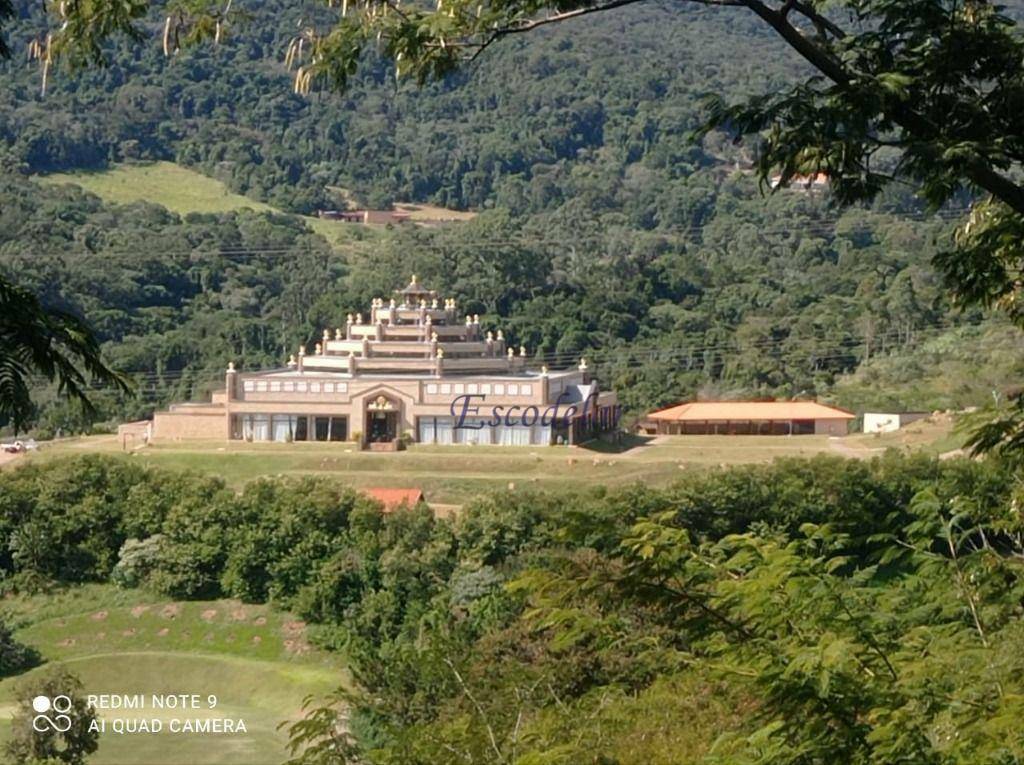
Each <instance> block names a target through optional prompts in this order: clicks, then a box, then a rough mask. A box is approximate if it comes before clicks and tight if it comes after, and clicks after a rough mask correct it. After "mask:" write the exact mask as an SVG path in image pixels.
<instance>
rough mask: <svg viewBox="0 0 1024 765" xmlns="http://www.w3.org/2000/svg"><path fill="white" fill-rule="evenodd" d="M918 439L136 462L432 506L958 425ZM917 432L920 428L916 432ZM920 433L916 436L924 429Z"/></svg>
mask: <svg viewBox="0 0 1024 765" xmlns="http://www.w3.org/2000/svg"><path fill="white" fill-rule="evenodd" d="M914 426H917V427H916V429H915V432H914V433H909V432H901V433H899V434H885V435H883V436H862V435H854V436H848V437H846V438H841V439H837V438H830V437H828V436H792V437H790V436H661V437H658V438H655V439H650V438H637V437H630V438H628V439H627V442H626V444H625V445H623V446H614V445H611V444H605V443H601V442H595V443H594V444H592V445H589V446H584V447H574V448H565V447H536V448H522V447H501V446H475V447H474V446H448V447H445V446H415V445H414V446H412V447H411V448H410V449H408V450H407V451H403V452H398V453H374V452H361V451H358V450H356V449H355V447H354V446H353V445H352V444H348V443H342V444H315V443H301V444H252V443H244V442H232V443H224V442H220V441H216V442H215V441H210V442H192V443H187V444H186V443H183V444H158V445H154V446H150V447H147V448H144V449H140V450H137V451H134V452H131V453H130V454H129V455H127V456H126V459H134V460H145V461H146V462H148V463H151V464H154V465H159V466H162V467H168V468H179V469H191V470H198V471H203V472H209V473H215V474H216V475H219V476H222V477H223V478H224V479H225V480H227V481H228V483H230V484H231V485H232V486H235V487H240V486H242V485H244V484H245V483H246V482H248V481H251V480H252V479H254V478H258V477H260V476H268V475H304V474H322V475H329V476H334V477H337V478H340V479H342V480H343V481H345V482H346V483H348V484H350V485H352V486H356V487H360V488H365V487H371V486H375V487H402V488H411V487H416V488H420V489H422V490H423V491H424V493H425V494H426V497H427V500H428V501H429V502H432V503H439V504H442V505H446V504H449V505H459V504H462V503H464V502H466V501H467V500H468V499H469V498H471V497H472V496H474V495H476V494H479V493H481V492H483V491H488V490H491V489H495V488H507V487H509V486H512V487H514V488H516V489H523V488H541V489H563V488H583V487H586V486H593V485H605V486H621V485H625V484H631V483H635V482H642V483H645V484H648V485H652V486H664V485H667V484H669V483H671V482H672V481H673V480H674V479H675V478H676V477H677V476H678V475H679V474H680V471H682V470H686V469H690V468H695V467H696V468H699V467H717V466H723V465H734V464H744V463H766V462H771V461H772V460H773V459H776V458H778V457H801V456H802V457H810V456H814V455H816V454H833V455H838V456H843V457H851V458H869V457H872V456H875V455H878V454H881V453H882V452H884V451H885V450H886V449H887V448H896V449H901V450H917V449H922V450H927V451H930V452H932V453H938V452H939V451H947V450H948V449H953V448H955V447H956V445H957V444H956V442H955V439H952V437H951V436H950V426H949V423H938V424H921V425H918V424H917V423H915V424H914ZM914 426H911V427H912V428H914ZM918 430H919V431H920V432H916V431H918ZM84 451H99V452H106V453H111V454H119V453H122V452H121V444H120V442H119V441H118V439H117V437H116V436H93V437H89V438H82V439H72V440H68V441H64V442H61V443H59V444H53V445H48V446H44V448H43V449H41V450H40V452H39V453H38V454H33V455H31V456H30V457H29V459H31V460H47V459H52V458H54V457H58V456H61V455H65V454H80V453H82V452H84Z"/></svg>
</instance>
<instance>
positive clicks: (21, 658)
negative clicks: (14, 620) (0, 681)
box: [0, 621, 40, 677]
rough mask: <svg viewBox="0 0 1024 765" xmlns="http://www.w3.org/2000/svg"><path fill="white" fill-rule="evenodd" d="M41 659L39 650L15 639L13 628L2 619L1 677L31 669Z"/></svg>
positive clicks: (0, 638) (0, 631)
mask: <svg viewBox="0 0 1024 765" xmlns="http://www.w3.org/2000/svg"><path fill="white" fill-rule="evenodd" d="M39 660H40V657H39V652H38V651H36V650H35V649H34V648H30V647H29V646H27V645H25V644H23V643H19V642H18V641H17V640H15V639H14V635H13V633H12V632H11V629H10V628H9V627H8V626H7V624H5V623H4V622H2V621H0V677H8V676H10V675H17V674H19V673H21V672H24V671H25V670H26V669H31V668H32V667H34V666H35V665H37V664H38V663H39Z"/></svg>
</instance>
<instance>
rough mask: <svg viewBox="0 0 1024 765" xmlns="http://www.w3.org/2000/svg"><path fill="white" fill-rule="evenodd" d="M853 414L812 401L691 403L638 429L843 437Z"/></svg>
mask: <svg viewBox="0 0 1024 765" xmlns="http://www.w3.org/2000/svg"><path fill="white" fill-rule="evenodd" d="M853 419H855V415H854V414H853V412H849V411H847V410H846V409H840V408H838V407H834V406H826V405H825V404H819V403H818V402H816V401H692V402H690V403H687V404H679V405H677V406H672V407H669V408H668V409H662V410H660V411H657V412H651V413H650V414H649V415H647V417H646V418H645V419H644V420H643V421H641V424H640V427H641V429H643V430H646V431H647V432H649V433H657V434H665V435H765V436H767V435H793V436H797V435H811V434H818V435H822V434H825V435H831V436H841V435H846V433H847V431H848V430H849V422H850V420H853Z"/></svg>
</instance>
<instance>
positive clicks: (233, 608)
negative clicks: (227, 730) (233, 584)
mask: <svg viewBox="0 0 1024 765" xmlns="http://www.w3.org/2000/svg"><path fill="white" fill-rule="evenodd" d="M0 609H2V610H3V611H4V613H5V614H6V617H7V619H8V620H9V621H10V622H11V623H12V624H14V625H17V626H18V629H17V630H16V633H15V634H16V637H17V638H18V639H19V640H21V641H22V642H23V643H26V644H27V645H30V646H32V647H34V648H35V649H36V650H37V651H39V652H40V654H41V655H42V656H43V658H44V660H45V662H46V663H45V664H44V665H42V666H41V667H38V668H35V669H33V670H30V671H29V672H28V673H26V674H25V675H22V676H19V677H12V678H6V679H5V680H3V681H0V740H2V739H4V738H6V737H7V736H9V735H10V719H11V717H12V715H13V712H14V710H15V707H16V699H17V695H16V693H17V691H16V689H17V686H18V685H19V683H21V682H22V680H23V679H24V678H25V677H26V676H27V675H31V674H34V673H39V672H45V671H46V669H47V668H48V667H50V666H53V665H54V664H58V663H59V664H63V665H65V666H66V667H67V668H68V669H69V670H71V671H72V672H74V673H75V674H76V675H77V676H78V677H79V678H80V679H81V680H82V683H83V685H84V691H85V693H87V694H129V695H134V694H143V695H144V698H145V700H146V707H147V708H145V709H141V710H131V711H113V710H107V711H103V712H100V716H101V717H104V718H106V719H107V720H108V721H110V720H112V719H113V718H115V717H120V718H136V719H154V718H156V719H161V720H162V721H163V722H164V730H163V732H161V733H157V734H135V735H128V734H117V733H115V732H113V731H110V730H108V731H107V732H106V733H104V734H102V736H101V738H100V748H99V751H98V752H96V754H94V755H93V756H92V757H90V759H89V763H90V765H179V764H180V765H186V763H187V764H189V765H206V764H207V763H210V764H211V765H214V764H216V765H279V763H281V762H283V761H284V760H285V759H287V750H286V748H285V747H286V744H287V734H286V732H284V731H281V730H279V729H278V726H279V724H280V723H281V722H283V721H294V720H296V719H298V718H299V716H300V715H301V713H302V704H303V700H304V699H305V698H306V697H307V696H309V695H313V696H317V697H322V696H325V695H326V694H328V693H330V692H331V691H332V690H333V689H335V688H337V687H338V686H339V685H342V684H344V683H346V682H348V679H347V677H346V675H345V672H344V669H343V667H342V665H341V663H340V661H339V660H338V658H337V657H335V656H333V655H330V654H326V653H324V652H322V651H319V650H317V649H316V648H314V647H312V646H311V645H310V644H309V642H308V641H307V639H306V634H305V625H304V624H303V623H302V622H300V621H298V620H296V619H295V618H294V617H291V616H289V615H288V614H283V613H280V612H277V611H274V610H273V609H271V608H269V607H267V606H253V605H245V604H242V603H239V602H237V601H230V600H218V601H191V602H172V601H168V600H166V599H161V598H159V597H157V596H148V595H146V594H145V593H143V592H141V591H137V590H119V589H117V588H114V587H112V586H106V585H88V586H83V587H76V588H72V589H68V590H65V591H62V592H59V593H55V594H48V595H45V596H34V597H25V598H9V599H7V600H5V601H4V602H3V603H2V604H0ZM183 693H184V694H193V693H195V694H199V695H200V696H201V697H202V699H203V702H204V704H206V703H207V702H208V697H209V696H211V695H213V696H216V699H217V700H216V706H215V707H214V708H213V709H212V710H210V709H203V710H198V711H181V710H167V709H164V710H160V709H152V708H151V695H152V694H183ZM172 717H179V718H184V717H191V718H204V717H223V718H230V719H232V720H244V722H245V727H246V729H247V732H246V733H244V734H219V735H216V734H205V735H204V734H186V733H171V732H169V731H168V730H167V726H168V724H169V721H170V719H171V718H172ZM108 724H109V722H108Z"/></svg>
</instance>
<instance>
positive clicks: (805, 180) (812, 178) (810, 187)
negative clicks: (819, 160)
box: [769, 173, 828, 192]
mask: <svg viewBox="0 0 1024 765" xmlns="http://www.w3.org/2000/svg"><path fill="white" fill-rule="evenodd" d="M781 184H782V175H781V174H776V175H773V176H772V177H771V178H770V179H769V185H770V186H771V187H772V188H773V189H777V188H778V187H779V186H780V185H781ZM789 188H791V189H793V190H794V191H807V192H809V191H815V190H822V191H823V190H825V189H827V188H828V176H827V175H826V174H825V173H816V174H814V175H794V176H793V177H792V178H790V179H789Z"/></svg>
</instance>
